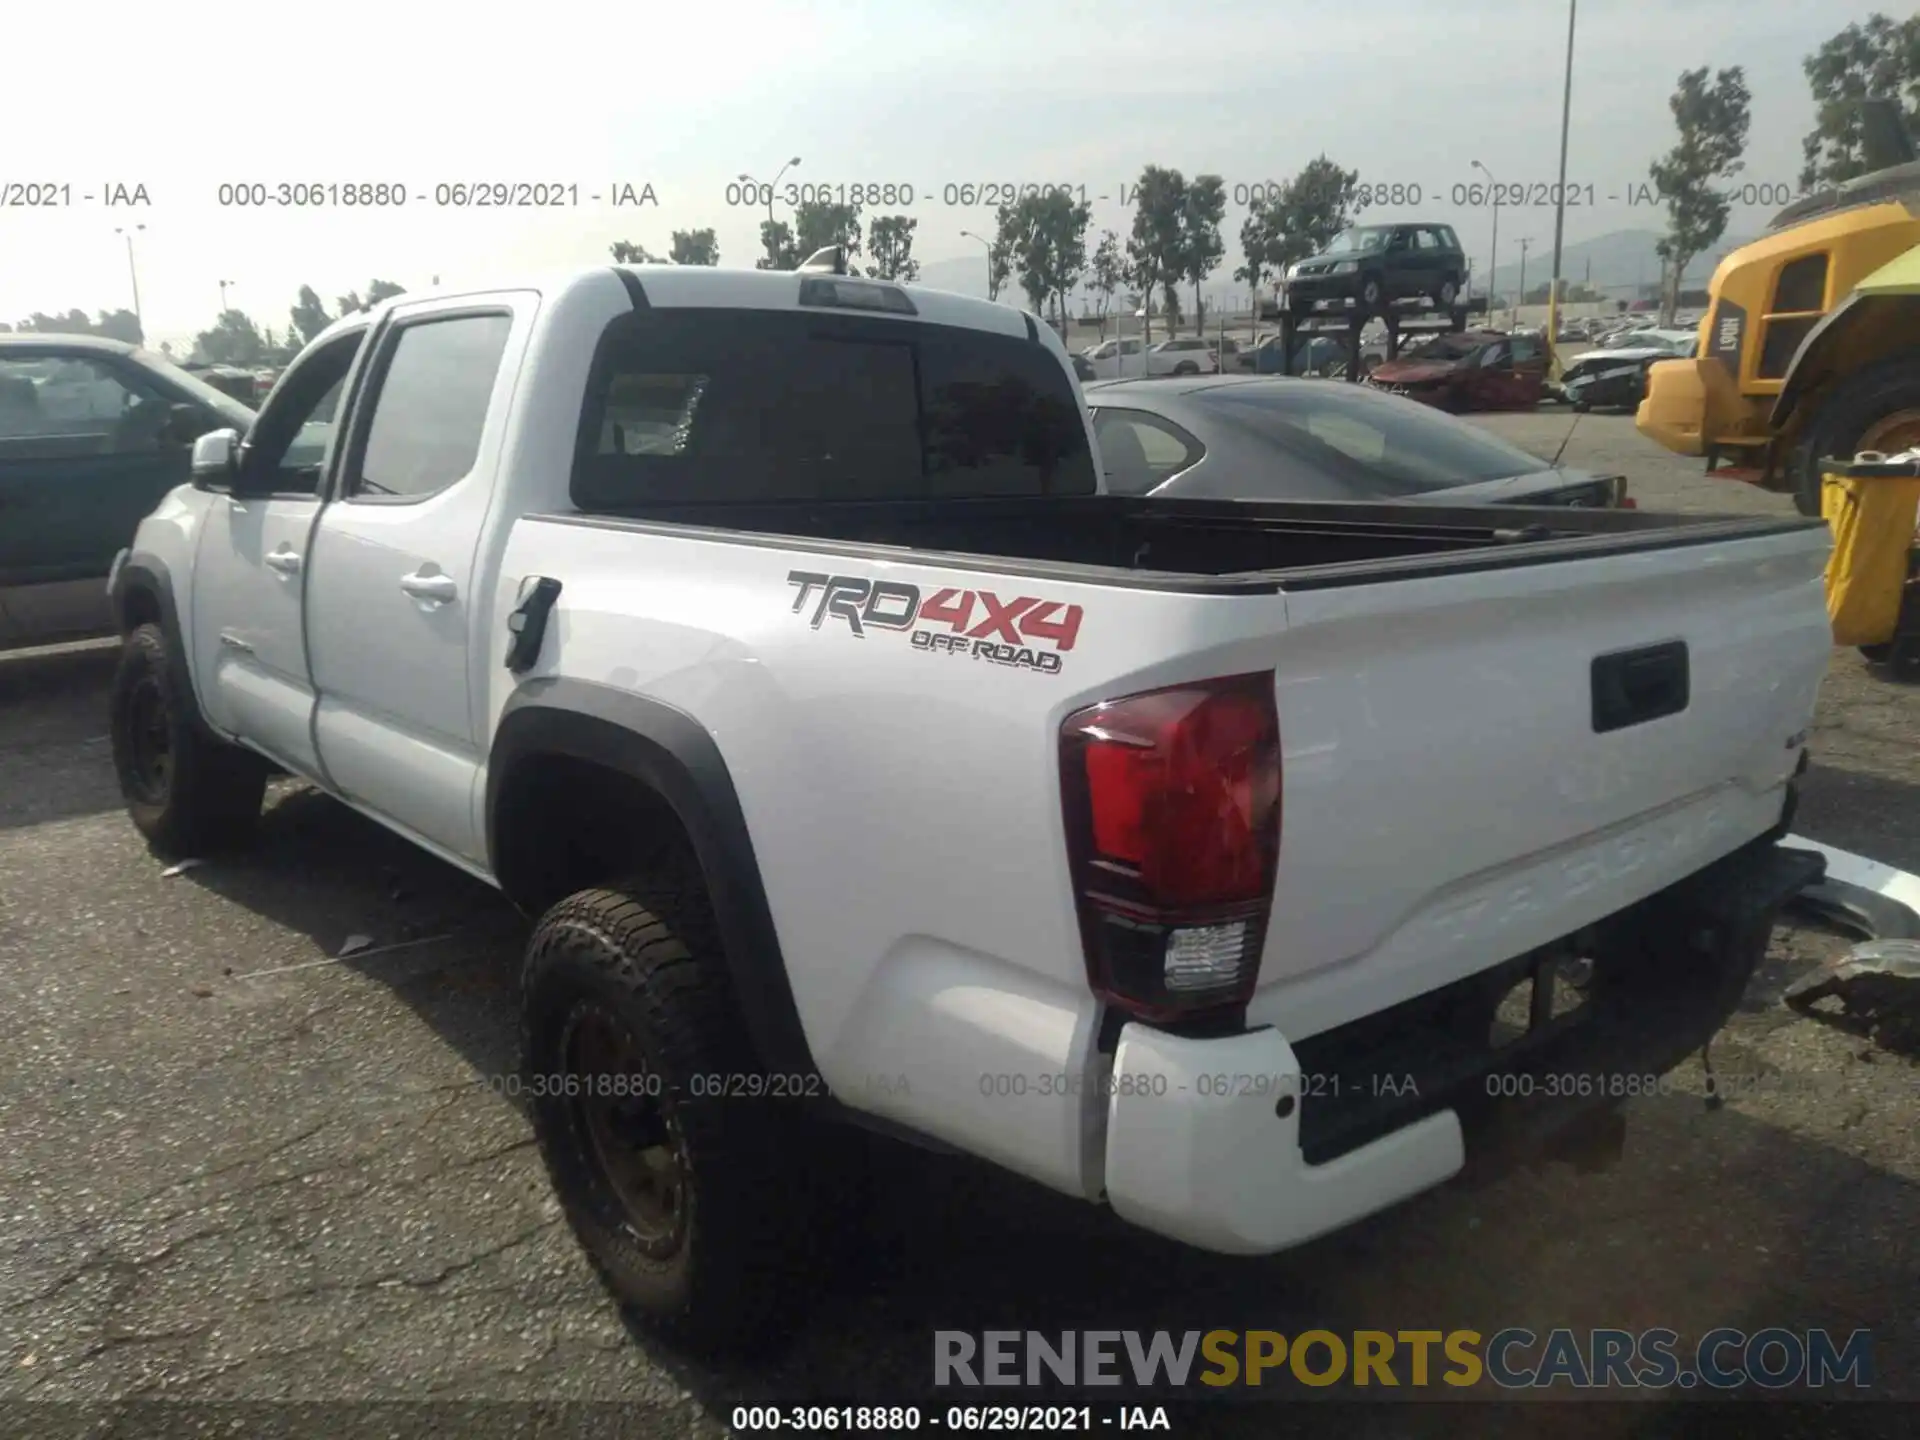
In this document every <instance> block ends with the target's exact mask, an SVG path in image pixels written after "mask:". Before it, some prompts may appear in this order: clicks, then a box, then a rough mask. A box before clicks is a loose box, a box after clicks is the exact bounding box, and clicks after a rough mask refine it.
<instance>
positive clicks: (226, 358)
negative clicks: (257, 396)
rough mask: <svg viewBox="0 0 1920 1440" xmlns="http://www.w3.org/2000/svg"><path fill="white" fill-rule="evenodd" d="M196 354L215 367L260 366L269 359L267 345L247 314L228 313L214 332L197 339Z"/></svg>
mask: <svg viewBox="0 0 1920 1440" xmlns="http://www.w3.org/2000/svg"><path fill="white" fill-rule="evenodd" d="M193 348H194V352H195V353H196V354H198V355H199V356H200V357H201V358H202V359H204V360H208V361H211V362H212V363H213V364H215V365H258V364H260V363H261V361H262V360H264V359H265V358H266V351H267V346H266V342H265V341H264V340H263V339H261V336H260V332H259V331H258V330H256V329H255V328H254V325H253V321H252V320H250V319H249V318H248V317H247V315H246V312H244V311H241V310H226V311H223V312H222V313H221V315H220V318H219V320H217V321H215V322H214V326H213V328H212V329H211V330H202V331H201V332H200V333H199V334H198V335H196V336H195V337H194V340H193Z"/></svg>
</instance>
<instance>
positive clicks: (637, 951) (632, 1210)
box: [521, 878, 830, 1351]
mask: <svg viewBox="0 0 1920 1440" xmlns="http://www.w3.org/2000/svg"><path fill="white" fill-rule="evenodd" d="M521 988H522V1065H523V1070H524V1083H526V1084H527V1085H528V1087H529V1090H530V1093H531V1095H532V1099H533V1121H534V1131H535V1134H536V1135H537V1137H538V1139H539V1142H540V1149H541V1153H542V1156H543V1158H544V1159H545V1161H546V1165H547V1171H548V1174H549V1176H550V1177H551V1178H552V1181H553V1186H554V1190H555V1191H556V1193H557V1194H558V1195H559V1198H560V1201H561V1204H562V1206H563V1208H564V1209H565V1211H566V1215H567V1219H568V1221H569V1223H570V1224H571V1225H572V1227H573V1231H574V1234H575V1235H576V1236H577V1237H578V1239H579V1240H580V1243H581V1244H582V1245H583V1246H584V1247H585V1249H586V1251H587V1254H588V1255H589V1256H590V1257H591V1258H592V1260H593V1262H594V1264H595V1266H596V1267H597V1268H598V1269H599V1271H600V1273H601V1275H602V1277H603V1278H604V1279H605V1280H606V1282H607V1285H608V1287H609V1288H610V1289H611V1290H612V1291H613V1292H614V1294H615V1295H616V1296H618V1297H619V1298H620V1299H621V1300H622V1301H623V1302H625V1303H627V1304H629V1305H631V1306H632V1307H633V1308H634V1309H635V1310H636V1311H638V1312H639V1314H640V1315H641V1316H642V1317H643V1318H644V1319H646V1320H647V1321H649V1322H650V1323H651V1324H652V1325H654V1326H655V1327H656V1328H658V1329H660V1330H661V1331H663V1332H665V1333H667V1334H669V1335H671V1336H673V1337H674V1338H676V1339H678V1340H680V1341H682V1342H684V1343H687V1344H689V1345H692V1346H694V1347H696V1348H698V1349H701V1350H705V1351H720V1350H733V1349H739V1348H752V1347H754V1346H756V1345H758V1344H761V1343H764V1342H766V1341H768V1340H771V1339H775V1338H777V1337H778V1336H779V1335H780V1334H781V1333H782V1331H783V1329H784V1327H785V1325H786V1323H788V1322H790V1321H791V1320H792V1319H793V1318H794V1316H793V1312H794V1309H795V1306H794V1305H793V1304H792V1303H791V1302H792V1301H793V1298H794V1296H793V1290H794V1285H793V1283H792V1282H793V1281H794V1280H795V1279H796V1278H797V1276H798V1274H799V1272H800V1269H801V1267H800V1266H798V1265H797V1263H796V1258H795V1257H796V1256H797V1255H801V1254H804V1253H805V1241H806V1239H807V1236H808V1231H809V1221H810V1219H811V1217H812V1216H813V1215H814V1214H815V1213H816V1211H817V1209H818V1207H817V1206H815V1205H814V1204H813V1203H811V1200H810V1198H809V1197H810V1196H811V1195H812V1194H813V1193H815V1191H816V1189H817V1188H819V1187H821V1186H823V1185H824V1183H825V1182H826V1180H827V1179H828V1178H830V1177H828V1176H826V1175H825V1174H824V1173H823V1171H824V1170H825V1169H827V1168H829V1167H826V1166H822V1165H817V1164H816V1165H810V1164H808V1163H807V1159H808V1147H807V1145H806V1144H805V1143H804V1142H803V1141H802V1139H801V1134H802V1131H801V1129H800V1126H799V1125H798V1123H797V1121H798V1119H799V1117H798V1116H796V1115H795V1114H793V1113H792V1106H791V1103H790V1102H789V1101H787V1100H785V1099H784V1098H783V1099H768V1098H765V1097H766V1092H767V1090H768V1089H769V1088H770V1087H768V1086H766V1085H764V1084H760V1085H756V1084H755V1083H754V1080H755V1077H761V1076H762V1072H761V1068H760V1066H759V1065H758V1063H757V1062H756V1059H755V1056H754V1054H753V1047H752V1044H751V1042H750V1041H749V1039H748V1037H747V1034H746V1030H745V1026H744V1024H743V1022H742V1021H741V1020H740V1019H739V1017H738V1015H737V1013H736V1011H735V1007H734V1004H733V1000H732V997H731V993H730V989H729V986H728V983H727V975H726V971H725V968H724V960H723V957H722V955H721V953H720V948H719V943H718V939H717V936H716V934H715V931H714V926H713V920H712V916H711V912H710V910H709V909H708V906H707V901H706V897H705V895H704V893H703V891H702V890H701V888H700V886H699V885H698V883H697V882H688V881H685V880H681V879H678V878H661V879H652V878H649V879H642V880H635V881H632V882H628V883H625V884H622V885H620V886H618V887H616V888H608V889H596V890H583V891H580V892H579V893H578V894H575V895H572V896H570V897H568V898H567V899H565V900H562V901H561V902H560V903H559V904H558V905H556V906H554V907H553V908H552V909H551V910H549V911H548V912H547V913H546V915H545V916H544V917H542V919H541V920H540V923H539V924H538V926H537V927H536V928H535V930H534V932H533V936H532V938H531V939H530V940H529V942H528V945H527V959H526V967H525V970H524V972H523V976H522V982H521ZM816 1158H817V1157H816Z"/></svg>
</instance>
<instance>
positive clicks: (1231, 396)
mask: <svg viewBox="0 0 1920 1440" xmlns="http://www.w3.org/2000/svg"><path fill="white" fill-rule="evenodd" d="M1194 398H1195V399H1197V400H1199V401H1201V402H1202V403H1204V404H1206V405H1207V406H1208V407H1209V408H1211V409H1213V410H1214V411H1215V412H1216V413H1217V414H1219V415H1220V416H1221V417H1222V418H1223V419H1229V420H1232V421H1235V422H1237V423H1238V424H1240V425H1243V426H1245V427H1246V428H1247V429H1249V430H1252V431H1253V432H1255V433H1256V434H1258V435H1260V436H1261V437H1263V438H1264V439H1265V440H1266V441H1267V442H1268V443H1270V444H1271V445H1273V446H1274V447H1275V448H1276V449H1278V450H1280V451H1282V452H1284V453H1285V454H1287V455H1289V456H1291V457H1293V458H1295V459H1298V460H1301V461H1303V462H1305V463H1306V464H1307V465H1308V466H1309V467H1310V468H1311V469H1313V470H1315V471H1316V472H1318V473H1320V474H1323V475H1329V476H1333V477H1335V478H1337V479H1338V480H1339V481H1340V482H1341V484H1342V487H1343V488H1344V489H1345V490H1346V491H1347V493H1348V494H1350V495H1352V496H1354V497H1356V498H1371V499H1382V500H1388V499H1392V498H1394V497H1395V496H1399V495H1418V494H1423V493H1425V492H1428V491H1432V490H1447V489H1451V488H1452V487H1453V486H1455V485H1473V484H1477V483H1479V482H1481V481H1486V480H1504V479H1507V478H1509V477H1511V476H1515V475H1531V474H1535V473H1537V472H1539V471H1541V470H1545V469H1546V468H1547V462H1546V461H1544V460H1541V459H1539V458H1537V457H1535V456H1533V455H1530V454H1528V453H1527V452H1526V451H1524V450H1521V449H1518V448H1516V447H1514V446H1512V445H1509V444H1507V443H1506V442H1505V441H1504V440H1500V439H1496V438H1495V437H1494V436H1493V435H1491V434H1489V433H1488V432H1486V431H1484V430H1482V429H1480V428H1479V427H1478V426H1475V425H1470V424H1468V423H1467V422H1465V421H1463V420H1455V419H1454V418H1453V417H1451V416H1449V415H1443V414H1440V413H1439V412H1437V411H1435V410H1432V409H1430V408H1429V407H1427V406H1425V405H1422V404H1420V403H1418V402H1417V401H1412V400H1403V399H1400V398H1399V397H1398V396H1393V395H1382V394H1379V393H1378V392H1375V391H1369V390H1367V389H1364V388H1363V387H1361V386H1358V385H1326V384H1312V383H1295V382H1289V381H1284V380H1282V381H1270V382H1265V383H1262V384H1258V385H1248V386H1232V387H1228V386H1223V387H1221V388H1219V389H1216V390H1205V391H1202V392H1200V394H1199V395H1197V396H1195V397H1194Z"/></svg>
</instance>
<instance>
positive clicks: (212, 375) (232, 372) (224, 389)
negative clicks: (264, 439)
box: [182, 362, 272, 407]
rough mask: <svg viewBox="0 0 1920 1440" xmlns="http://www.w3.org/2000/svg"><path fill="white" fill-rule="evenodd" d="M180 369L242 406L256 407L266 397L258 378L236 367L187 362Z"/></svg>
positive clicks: (248, 371) (249, 371)
mask: <svg viewBox="0 0 1920 1440" xmlns="http://www.w3.org/2000/svg"><path fill="white" fill-rule="evenodd" d="M182 368H183V369H184V370H185V371H186V372H187V373H188V374H190V375H192V376H193V377H194V378H195V379H196V380H198V381H200V382H201V383H202V384H203V385H207V386H210V387H212V388H213V389H215V390H218V391H219V392H220V393H221V394H222V395H228V396H231V397H232V398H233V399H235V400H238V401H239V402H240V403H241V404H243V405H246V406H249V407H251V406H254V405H257V404H258V403H259V402H260V401H261V400H262V399H264V398H265V397H266V389H262V388H261V385H260V380H259V377H258V376H257V375H255V374H254V372H253V371H251V370H243V369H241V368H240V367H239V366H238V365H208V364H204V363H193V362H189V363H188V364H187V365H185V366H183V367H182ZM267 388H268V389H270V388H272V387H271V386H269V387H267Z"/></svg>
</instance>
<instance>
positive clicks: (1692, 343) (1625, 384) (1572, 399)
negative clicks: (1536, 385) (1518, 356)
mask: <svg viewBox="0 0 1920 1440" xmlns="http://www.w3.org/2000/svg"><path fill="white" fill-rule="evenodd" d="M1620 340H1621V342H1622V343H1619V344H1615V345H1602V346H1601V347H1600V348H1599V349H1596V350H1588V351H1586V352H1585V353H1583V354H1579V355H1575V356H1573V357H1572V358H1571V359H1570V360H1568V361H1567V362H1566V364H1565V366H1564V367H1563V368H1562V370H1561V373H1560V394H1561V396H1562V397H1563V398H1564V399H1565V400H1566V401H1567V403H1568V404H1570V405H1571V406H1573V408H1574V409H1575V410H1583V411H1584V410H1591V409H1592V408H1593V407H1594V406H1596V405H1602V406H1609V407H1613V406H1624V407H1625V408H1627V409H1633V408H1635V407H1636V406H1638V405H1639V403H1640V402H1641V401H1642V400H1643V399H1645V398H1646V393H1647V371H1648V370H1649V369H1650V368H1651V367H1652V366H1654V365H1657V364H1658V363H1659V362H1660V361H1662V360H1690V359H1692V358H1693V356H1694V354H1695V352H1696V351H1697V350H1698V349H1699V344H1700V336H1699V332H1697V331H1694V330H1640V331H1634V332H1623V333H1622V335H1621V336H1620Z"/></svg>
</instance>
